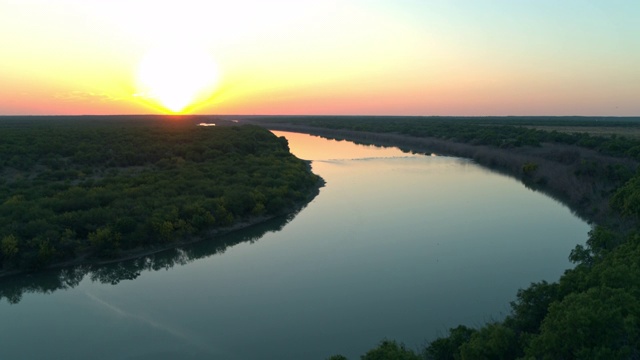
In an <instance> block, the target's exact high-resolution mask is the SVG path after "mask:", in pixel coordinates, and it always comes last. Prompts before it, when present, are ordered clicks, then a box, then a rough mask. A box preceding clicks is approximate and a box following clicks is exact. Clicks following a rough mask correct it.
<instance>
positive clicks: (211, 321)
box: [0, 132, 590, 359]
mask: <svg viewBox="0 0 640 360" xmlns="http://www.w3.org/2000/svg"><path fill="white" fill-rule="evenodd" d="M277 134H278V135H280V136H286V137H287V139H288V140H289V143H290V147H291V150H292V152H293V153H294V154H296V155H297V156H298V157H300V158H303V159H308V160H313V163H312V165H313V171H314V172H315V173H317V174H318V175H320V176H322V177H323V178H324V179H325V180H326V186H325V187H323V188H322V189H321V190H320V194H319V195H318V196H317V197H316V198H315V199H314V200H313V201H311V202H310V203H309V204H308V205H307V206H306V208H304V209H303V210H302V211H300V212H299V213H298V214H297V215H296V216H295V217H293V218H292V219H291V217H289V218H283V219H275V220H273V221H270V222H268V223H266V224H262V225H260V226H257V227H254V228H252V229H248V230H244V231H240V232H237V233H234V234H230V235H227V236H226V237H225V238H224V239H222V240H223V241H222V242H221V241H220V239H217V240H214V241H208V242H207V241H204V242H201V243H198V244H194V245H192V246H188V247H185V248H183V249H179V250H170V251H166V252H164V253H161V254H157V255H155V256H151V257H149V258H146V259H138V260H133V261H128V262H123V263H120V264H114V265H110V266H105V267H101V268H96V269H91V270H88V269H84V270H82V269H80V270H75V271H57V272H45V273H42V274H35V275H29V276H20V277H17V278H14V279H11V281H7V280H6V279H5V280H3V281H0V290H2V292H1V293H0V294H4V298H2V299H0V359H326V358H327V357H329V356H331V355H334V354H338V353H340V354H343V355H345V356H347V357H349V358H350V359H356V358H359V356H360V355H362V354H363V353H364V352H366V350H367V349H370V348H372V347H374V346H375V345H376V344H377V343H378V342H379V341H380V340H382V339H385V338H388V339H396V340H398V341H401V342H404V343H405V344H406V346H407V347H409V348H412V349H415V348H418V347H420V346H422V345H424V344H425V342H426V341H429V340H431V339H433V338H435V337H436V336H438V335H443V334H445V333H446V331H447V329H448V328H450V327H453V326H457V325H458V324H465V325H467V326H479V325H482V324H483V323H485V322H487V321H491V320H499V319H501V318H503V317H504V316H505V314H507V313H508V311H509V302H510V301H512V300H514V299H515V294H516V292H517V290H518V288H522V287H526V286H528V285H529V284H530V283H531V282H536V281H541V280H543V279H544V280H548V281H556V280H557V279H558V278H559V276H560V275H561V274H562V272H563V271H564V270H565V269H566V268H568V267H570V266H571V264H570V263H569V262H568V260H567V256H568V255H569V252H570V250H571V249H572V248H573V247H574V246H575V245H576V244H578V243H584V241H585V240H586V238H587V232H588V231H589V229H590V228H589V226H588V225H587V224H586V223H585V222H584V221H582V220H580V219H579V218H577V217H576V216H574V215H573V214H572V213H571V211H570V210H569V209H568V208H567V207H565V206H563V205H562V204H560V203H558V202H557V201H555V200H553V199H551V198H549V197H547V196H545V195H543V194H541V193H538V192H534V191H531V190H529V189H527V188H526V187H525V186H524V185H522V184H521V183H520V182H518V181H517V180H514V179H512V178H509V177H506V176H504V175H500V174H497V173H494V172H491V171H489V170H486V169H484V168H482V167H480V166H478V165H476V164H474V163H473V162H472V161H469V160H465V159H460V158H455V157H446V156H424V155H412V154H407V153H403V152H402V151H400V150H399V149H393V148H384V149H383V148H376V147H370V146H361V145H356V144H353V143H349V142H345V141H342V142H338V141H332V140H326V139H322V138H318V137H312V136H309V135H303V134H293V133H282V132H278V133H277ZM7 294H13V295H7ZM9 298H12V300H11V302H13V304H10V302H9V301H8V300H9Z"/></svg>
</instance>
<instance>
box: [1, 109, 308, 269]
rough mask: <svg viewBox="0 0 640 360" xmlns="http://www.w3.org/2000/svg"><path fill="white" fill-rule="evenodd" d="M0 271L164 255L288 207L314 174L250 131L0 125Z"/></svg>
mask: <svg viewBox="0 0 640 360" xmlns="http://www.w3.org/2000/svg"><path fill="white" fill-rule="evenodd" d="M0 174H1V177H0V271H4V272H7V271H11V270H32V269H40V268H45V267H48V266H50V265H51V264H59V263H62V262H68V261H71V262H78V261H82V260H83V259H87V261H94V260H92V259H96V258H101V259H103V258H113V257H118V256H121V255H122V253H123V252H126V251H131V250H140V249H148V248H150V247H155V246H162V247H167V246H170V245H171V244H174V243H179V242H180V241H184V240H189V239H193V238H194V236H196V235H198V234H203V233H205V232H210V231H212V230H215V229H219V228H226V227H230V226H233V225H234V224H237V223H239V222H241V221H245V220H247V219H255V218H266V217H270V216H274V215H277V214H281V213H283V212H286V211H290V210H291V209H292V208H293V207H294V206H296V205H297V204H300V203H302V202H305V201H307V200H308V199H309V197H310V195H311V194H312V193H314V191H315V190H316V188H317V185H318V182H319V178H318V177H317V176H315V175H313V174H312V173H311V172H310V169H309V167H308V165H307V164H306V163H305V162H303V161H302V160H299V159H297V158H295V157H294V156H293V155H292V154H291V153H290V152H289V148H288V144H287V141H286V139H284V138H278V137H276V136H274V135H273V134H272V133H270V132H269V131H267V130H265V129H263V128H260V127H256V126H229V127H219V126H218V127H199V126H196V124H195V123H194V122H193V121H189V120H188V119H182V120H180V121H177V119H172V118H127V117H120V118H82V117H80V118H44V119H43V118H2V119H0Z"/></svg>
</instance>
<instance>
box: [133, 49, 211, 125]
mask: <svg viewBox="0 0 640 360" xmlns="http://www.w3.org/2000/svg"><path fill="white" fill-rule="evenodd" d="M136 77H137V78H136V88H137V92H136V94H135V96H137V97H139V98H141V99H142V100H143V101H144V102H145V103H147V104H149V105H151V106H153V107H156V108H160V109H163V110H166V111H170V112H173V113H181V112H185V111H188V110H189V109H192V108H195V107H199V106H202V105H204V104H206V103H207V102H208V101H209V100H210V99H211V97H212V96H213V94H214V92H215V90H216V86H217V83H218V71H217V68H216V65H215V63H214V62H213V59H212V58H211V56H209V54H208V53H207V52H206V51H204V50H202V49H199V48H197V47H189V46H180V47H173V48H163V49H154V50H152V51H149V52H148V53H147V54H146V56H145V57H144V58H143V59H142V61H141V62H140V64H139V66H138V69H137V73H136Z"/></svg>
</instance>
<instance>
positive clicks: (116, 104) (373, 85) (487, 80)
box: [0, 0, 640, 116]
mask: <svg viewBox="0 0 640 360" xmlns="http://www.w3.org/2000/svg"><path fill="white" fill-rule="evenodd" d="M639 19H640V1H638V0H628V1H627V0H619V1H618V0H601V1H591V0H562V1H558V0H501V1H498V0H486V1H480V0H459V1H455V0H451V1H445V0H442V1H428V0H341V1H333V0H323V1H316V0H313V1H307V0H291V1H285V0H273V1H261V0H234V1H216V0H210V1H194V0H179V1H158V0H154V1H151V0H126V1H125V0H115V1H114V0H110V1H106V0H77V1H73V0H50V1H45V0H0V115H22V114H24V115H28V114H34V115H35V114H148V113H153V114H155V113H158V114H160V113H170V112H172V111H173V112H191V113H198V114H363V115H366V114H371V115H613V116H640V21H639Z"/></svg>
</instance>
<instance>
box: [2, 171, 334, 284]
mask: <svg viewBox="0 0 640 360" xmlns="http://www.w3.org/2000/svg"><path fill="white" fill-rule="evenodd" d="M310 169H311V168H310V166H309V171H310ZM324 186H325V181H324V180H323V179H322V178H319V180H318V181H317V183H316V185H315V187H314V188H313V189H312V191H311V192H310V193H309V195H308V197H307V198H306V199H305V200H304V201H301V202H300V203H298V204H296V205H295V206H293V207H291V208H289V209H287V210H285V211H282V212H279V213H277V214H271V215H268V216H265V215H262V216H252V217H247V218H244V219H242V220H240V221H238V222H236V223H234V224H233V225H231V226H226V227H222V228H216V229H211V230H208V231H205V232H204V233H203V234H200V235H197V236H191V237H188V238H184V239H180V240H176V241H174V242H171V243H168V244H162V245H153V246H150V247H140V248H136V249H129V250H126V251H122V252H120V253H119V254H118V255H117V256H114V257H111V258H99V257H95V256H92V254H89V253H87V254H83V255H81V256H79V257H78V258H76V259H73V260H69V261H62V262H57V263H53V264H50V265H49V266H47V267H45V268H42V269H37V270H11V271H5V270H0V279H2V278H8V277H12V276H18V275H23V274H28V273H33V272H43V271H51V270H59V269H64V268H74V267H80V266H101V265H109V264H114V263H118V262H122V261H128V260H133V259H138V258H144V257H146V256H151V255H154V254H158V253H160V252H163V251H167V250H171V249H175V248H179V247H182V246H187V245H190V244H195V243H198V242H201V241H216V238H218V237H222V236H225V235H228V234H230V233H233V232H238V231H242V230H246V229H249V228H251V227H254V226H258V225H261V224H263V223H266V222H268V221H270V220H273V219H275V218H278V217H281V216H295V214H297V213H298V212H300V211H301V210H302V209H304V208H305V207H306V206H307V205H308V204H309V203H310V202H311V201H312V200H313V199H314V198H315V197H316V196H318V194H319V193H320V189H321V188H322V187H324Z"/></svg>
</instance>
